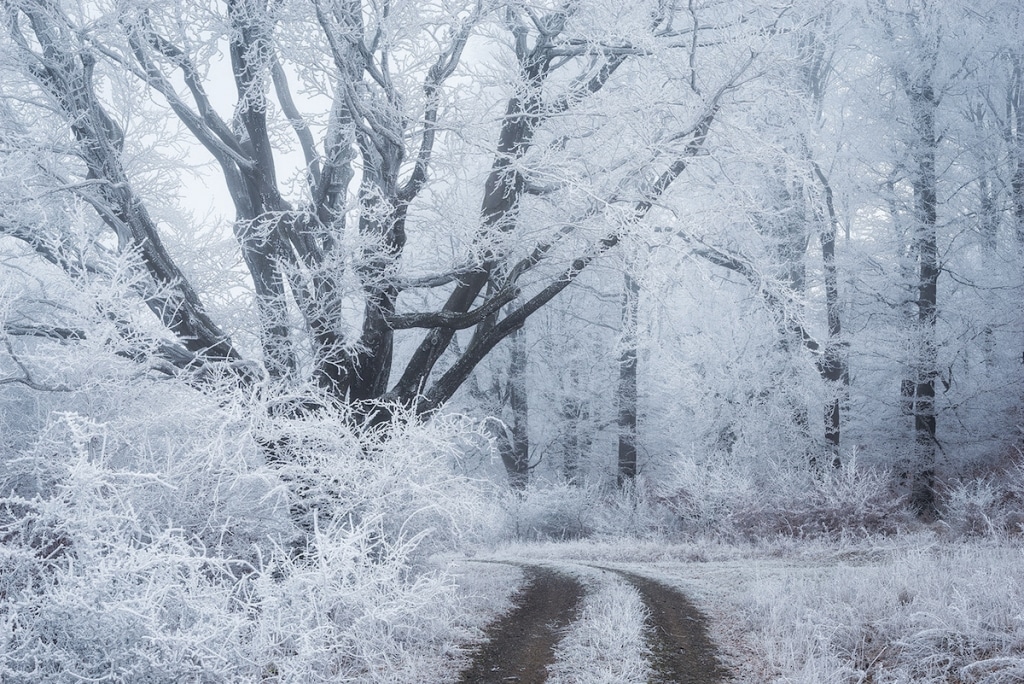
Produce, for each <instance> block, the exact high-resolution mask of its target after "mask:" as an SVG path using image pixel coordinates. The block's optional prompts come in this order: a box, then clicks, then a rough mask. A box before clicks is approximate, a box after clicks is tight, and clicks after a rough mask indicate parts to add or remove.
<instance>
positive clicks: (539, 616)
mask: <svg viewBox="0 0 1024 684" xmlns="http://www.w3.org/2000/svg"><path fill="white" fill-rule="evenodd" d="M521 567H522V568H523V573H524V575H525V576H526V584H525V586H524V588H523V590H522V592H521V593H520V594H519V595H518V596H517V597H516V599H515V600H514V603H515V608H513V609H512V610H511V611H510V612H509V613H508V614H507V615H505V616H504V617H502V618H501V619H500V620H498V621H497V622H495V623H494V624H492V625H491V626H490V627H489V628H488V629H487V638H488V641H487V643H485V644H483V645H482V646H481V647H480V649H479V651H477V653H476V655H475V656H474V658H473V663H472V664H471V665H470V667H469V668H468V669H467V670H464V671H463V672H462V674H461V675H460V677H459V680H458V681H459V682H460V683H461V684H477V683H478V682H480V683H490V682H514V683H516V684H539V683H540V682H543V681H545V680H546V679H547V667H548V665H550V664H551V663H553V662H554V660H555V646H556V645H557V644H558V642H559V641H561V639H562V636H563V633H564V631H565V628H566V627H567V626H568V625H569V623H570V622H572V621H573V620H575V619H576V616H577V613H578V612H579V607H580V601H581V600H582V598H583V595H584V594H585V593H586V591H585V590H584V588H583V585H582V584H580V583H579V582H578V581H577V580H576V579H574V578H572V577H570V576H569V575H565V574H562V573H560V572H555V571H554V570H549V569H548V568H543V567H539V566H536V565H523V566H521Z"/></svg>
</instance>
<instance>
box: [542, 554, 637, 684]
mask: <svg viewBox="0 0 1024 684" xmlns="http://www.w3.org/2000/svg"><path fill="white" fill-rule="evenodd" d="M581 570H583V571H586V569H577V572H579V571H581ZM585 579H586V584H587V595H586V597H585V598H584V599H583V608H582V610H581V611H580V616H579V618H578V620H577V621H576V622H575V623H573V624H572V625H571V626H570V627H569V631H568V633H567V634H566V636H565V638H564V639H563V640H562V641H561V642H560V643H559V645H558V647H557V649H556V651H555V656H556V661H555V664H554V665H553V666H551V667H550V668H548V682H551V683H552V684H573V683H574V682H592V683H593V684H632V683H634V682H636V683H646V682H647V681H648V678H649V676H650V666H649V664H648V661H647V655H648V649H647V646H646V644H645V641H644V632H645V629H646V627H645V623H644V621H645V619H646V618H647V609H646V608H645V607H644V605H643V602H642V601H641V600H640V594H639V593H637V591H636V589H633V588H632V587H630V586H629V585H627V584H625V583H623V581H622V579H621V578H619V577H616V576H614V575H612V574H611V573H602V572H600V571H591V572H588V573H587V576H586V577H585Z"/></svg>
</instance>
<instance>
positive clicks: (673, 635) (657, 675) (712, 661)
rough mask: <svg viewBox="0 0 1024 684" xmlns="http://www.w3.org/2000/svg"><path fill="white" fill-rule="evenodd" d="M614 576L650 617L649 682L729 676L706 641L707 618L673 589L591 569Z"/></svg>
mask: <svg viewBox="0 0 1024 684" xmlns="http://www.w3.org/2000/svg"><path fill="white" fill-rule="evenodd" d="M591 567H595V568H600V569H601V570H607V571H609V572H614V573H615V574H616V575H618V576H619V577H622V578H623V579H625V580H626V581H627V582H629V583H630V584H632V585H633V587H634V588H635V589H636V590H637V591H639V592H640V597H641V599H642V600H643V602H644V605H645V606H647V610H649V611H650V613H651V623H652V625H651V626H652V629H651V630H650V632H651V635H650V638H649V639H648V646H649V647H650V649H651V669H652V670H654V672H653V675H654V676H653V678H652V680H651V681H653V682H666V683H667V682H678V683H679V684H722V683H724V682H727V681H729V679H730V677H729V672H728V670H726V668H725V667H724V666H723V665H722V663H721V662H720V661H719V659H718V656H717V652H718V649H717V648H716V647H715V644H714V642H712V641H711V638H710V637H708V632H707V617H705V615H704V614H703V613H701V612H700V611H699V610H698V609H697V607H696V606H694V605H693V603H692V602H691V601H690V600H689V599H688V598H686V596H685V595H683V594H682V593H681V592H679V591H677V590H676V589H672V588H670V587H667V586H665V585H664V584H662V583H661V582H656V581H654V580H652V579H648V578H646V577H643V576H641V575H636V574H633V573H631V572H625V571H623V570H615V569H614V568H606V567H601V566H597V565H595V566H591Z"/></svg>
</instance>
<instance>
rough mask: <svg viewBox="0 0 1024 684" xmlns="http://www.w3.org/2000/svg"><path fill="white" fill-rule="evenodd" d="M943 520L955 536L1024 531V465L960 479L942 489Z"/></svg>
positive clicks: (1012, 533) (991, 534)
mask: <svg viewBox="0 0 1024 684" xmlns="http://www.w3.org/2000/svg"><path fill="white" fill-rule="evenodd" d="M940 506H941V513H942V522H943V524H944V525H945V526H946V529H947V530H948V532H949V534H950V535H952V536H953V537H985V536H994V535H1010V536H1019V535H1021V534H1022V533H1024V467H1022V466H1020V465H1013V466H1011V467H1009V468H1007V469H1005V470H1003V471H1002V472H998V473H994V474H988V475H981V476H979V477H977V478H975V479H963V480H960V481H956V482H954V483H952V484H951V485H949V486H946V487H944V488H942V489H941V490H940Z"/></svg>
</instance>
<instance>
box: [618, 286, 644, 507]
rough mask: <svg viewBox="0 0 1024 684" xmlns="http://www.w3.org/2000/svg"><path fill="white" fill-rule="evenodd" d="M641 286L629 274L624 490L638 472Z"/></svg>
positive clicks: (623, 363)
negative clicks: (638, 359) (638, 370)
mask: <svg viewBox="0 0 1024 684" xmlns="http://www.w3.org/2000/svg"><path fill="white" fill-rule="evenodd" d="M639 314H640V285H639V283H637V282H636V280H635V279H633V277H632V276H630V275H629V274H628V273H627V274H626V275H625V276H624V277H623V287H622V340H621V342H620V344H622V351H621V352H620V353H619V388H618V403H619V417H618V425H619V454H618V485H619V487H624V486H626V485H627V484H628V483H631V482H633V480H635V479H636V473H637V458H636V454H637V450H636V438H637V431H636V426H637V420H636V419H637V325H638V323H639Z"/></svg>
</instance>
